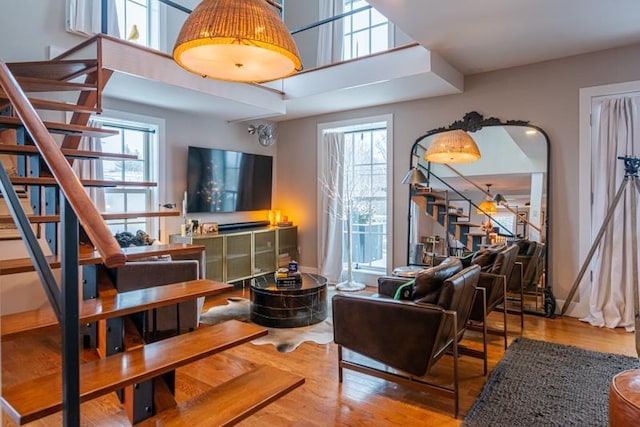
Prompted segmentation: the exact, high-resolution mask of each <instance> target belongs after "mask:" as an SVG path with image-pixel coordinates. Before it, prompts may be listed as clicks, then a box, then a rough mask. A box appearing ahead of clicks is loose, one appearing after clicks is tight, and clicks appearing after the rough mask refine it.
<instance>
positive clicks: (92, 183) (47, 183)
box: [11, 176, 158, 187]
mask: <svg viewBox="0 0 640 427" xmlns="http://www.w3.org/2000/svg"><path fill="white" fill-rule="evenodd" d="M11 183H12V184H14V185H39V186H42V187H54V186H57V185H58V182H57V181H56V180H55V179H54V178H46V177H43V178H32V177H24V176H16V177H12V178H11ZM80 183H81V184H82V185H84V186H85V187H156V186H157V185H158V184H157V183H156V182H145V181H143V182H130V181H107V180H99V179H82V180H80Z"/></svg>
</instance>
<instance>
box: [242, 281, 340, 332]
mask: <svg viewBox="0 0 640 427" xmlns="http://www.w3.org/2000/svg"><path fill="white" fill-rule="evenodd" d="M327 314H328V313H327V279H326V277H324V276H320V275H319V274H311V273H302V285H299V286H297V287H295V288H286V287H277V286H276V285H275V280H274V278H273V275H269V276H264V277H261V278H257V279H254V280H252V283H251V321H252V322H254V323H257V324H258V325H262V326H269V327H273V328H297V327H300V326H308V325H313V324H314V323H318V322H322V321H323V320H324V319H326V318H327Z"/></svg>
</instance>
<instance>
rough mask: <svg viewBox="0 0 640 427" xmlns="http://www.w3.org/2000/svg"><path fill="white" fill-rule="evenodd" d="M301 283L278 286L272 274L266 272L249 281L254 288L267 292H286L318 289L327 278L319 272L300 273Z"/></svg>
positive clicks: (324, 283) (324, 284) (325, 283)
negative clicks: (293, 285) (292, 285)
mask: <svg viewBox="0 0 640 427" xmlns="http://www.w3.org/2000/svg"><path fill="white" fill-rule="evenodd" d="M301 276H302V285H298V286H295V287H286V286H281V287H278V286H276V284H275V278H274V275H273V274H267V275H264V276H260V277H256V278H255V279H253V280H252V281H251V288H252V289H255V290H261V291H268V292H286V291H294V290H295V291H301V290H302V291H305V290H312V289H318V288H321V287H323V286H326V285H327V278H326V277H324V276H321V275H319V274H313V273H302V274H301Z"/></svg>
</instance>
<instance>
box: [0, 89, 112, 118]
mask: <svg viewBox="0 0 640 427" xmlns="http://www.w3.org/2000/svg"><path fill="white" fill-rule="evenodd" d="M2 99H4V100H7V101H8V98H7V97H6V95H5V94H4V93H0V100H2ZM29 102H30V103H31V105H33V108H35V109H36V110H55V111H75V112H79V113H89V114H93V113H99V112H100V110H99V109H98V108H95V107H89V106H86V105H77V104H68V103H66V102H60V101H50V100H48V99H38V98H31V97H30V98H29Z"/></svg>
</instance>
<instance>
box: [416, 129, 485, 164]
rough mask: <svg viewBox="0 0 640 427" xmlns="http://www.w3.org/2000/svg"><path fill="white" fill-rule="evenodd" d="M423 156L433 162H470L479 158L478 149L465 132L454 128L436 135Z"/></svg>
mask: <svg viewBox="0 0 640 427" xmlns="http://www.w3.org/2000/svg"><path fill="white" fill-rule="evenodd" d="M424 158H425V159H426V160H428V161H430V162H434V163H470V162H475V161H476V160H479V159H480V150H479V149H478V145H477V144H476V142H475V141H474V140H473V138H471V136H470V135H469V134H468V133H467V132H465V131H463V130H461V129H456V130H452V131H448V132H442V133H440V134H439V135H438V136H436V138H435V139H434V140H433V141H432V142H431V144H430V145H429V148H428V149H427V152H426V153H425V154H424Z"/></svg>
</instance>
